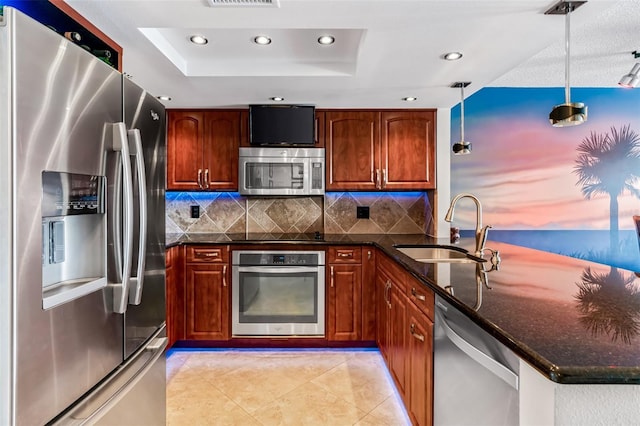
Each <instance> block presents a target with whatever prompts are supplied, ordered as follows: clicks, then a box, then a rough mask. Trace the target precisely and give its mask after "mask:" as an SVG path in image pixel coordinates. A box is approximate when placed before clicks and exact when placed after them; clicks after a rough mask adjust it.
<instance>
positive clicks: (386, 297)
mask: <svg viewBox="0 0 640 426" xmlns="http://www.w3.org/2000/svg"><path fill="white" fill-rule="evenodd" d="M389 291H391V281H389V280H387V283H386V284H385V286H384V300H385V301H386V302H387V307H388V308H389V309H391V297H390V296H389Z"/></svg>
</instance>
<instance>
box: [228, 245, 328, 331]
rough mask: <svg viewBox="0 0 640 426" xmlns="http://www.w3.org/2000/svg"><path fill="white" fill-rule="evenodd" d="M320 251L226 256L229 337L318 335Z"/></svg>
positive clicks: (322, 278) (320, 320)
mask: <svg viewBox="0 0 640 426" xmlns="http://www.w3.org/2000/svg"><path fill="white" fill-rule="evenodd" d="M324 259H325V254H324V252H323V251H296V250H291V251H261V250H239V251H234V252H233V254H232V264H233V265H232V274H233V275H232V286H231V300H232V303H231V319H232V324H231V331H232V334H233V336H324V318H325V315H324V309H325V283H324V281H325V276H324V275H325V274H324V264H325V262H324Z"/></svg>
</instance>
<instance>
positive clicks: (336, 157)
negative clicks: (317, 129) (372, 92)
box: [324, 111, 380, 191]
mask: <svg viewBox="0 0 640 426" xmlns="http://www.w3.org/2000/svg"><path fill="white" fill-rule="evenodd" d="M324 136H325V156H326V158H325V162H326V167H325V168H326V181H325V186H326V190H327V191H335V190H369V191H371V190H375V189H377V184H376V170H377V169H379V163H380V132H379V114H378V113H377V112H374V111H327V112H326V113H325V134H324Z"/></svg>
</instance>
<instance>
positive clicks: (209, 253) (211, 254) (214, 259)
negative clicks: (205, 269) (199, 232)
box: [187, 246, 229, 263]
mask: <svg viewBox="0 0 640 426" xmlns="http://www.w3.org/2000/svg"><path fill="white" fill-rule="evenodd" d="M187 262H188V263H227V262H229V247H228V246H215V247H211V246H202V247H199V246H191V247H187Z"/></svg>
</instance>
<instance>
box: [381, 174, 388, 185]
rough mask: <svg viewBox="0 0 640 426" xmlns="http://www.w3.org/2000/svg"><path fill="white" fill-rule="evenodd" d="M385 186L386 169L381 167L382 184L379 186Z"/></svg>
mask: <svg viewBox="0 0 640 426" xmlns="http://www.w3.org/2000/svg"><path fill="white" fill-rule="evenodd" d="M386 187H387V169H382V186H381V188H386Z"/></svg>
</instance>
